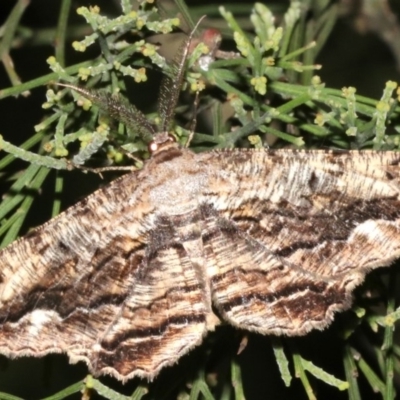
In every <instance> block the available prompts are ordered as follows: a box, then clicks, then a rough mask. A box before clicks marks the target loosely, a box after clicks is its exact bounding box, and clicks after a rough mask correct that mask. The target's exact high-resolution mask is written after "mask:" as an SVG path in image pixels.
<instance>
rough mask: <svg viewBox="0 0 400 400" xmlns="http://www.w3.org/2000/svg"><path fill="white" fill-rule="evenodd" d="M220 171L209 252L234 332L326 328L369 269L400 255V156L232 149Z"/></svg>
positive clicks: (217, 296) (215, 287)
mask: <svg viewBox="0 0 400 400" xmlns="http://www.w3.org/2000/svg"><path fill="white" fill-rule="evenodd" d="M218 163H219V164H220V166H221V170H223V171H224V174H221V176H220V177H219V178H216V179H215V186H213V188H212V190H211V191H210V193H209V195H208V196H206V198H207V201H208V203H209V204H210V205H212V212H211V213H210V212H209V214H210V215H209V218H208V220H207V221H208V224H207V230H208V231H207V234H206V235H205V240H204V242H205V243H204V246H205V249H206V257H207V265H209V266H210V267H209V270H210V271H212V275H213V277H212V279H211V284H212V293H213V298H214V301H215V305H216V307H217V308H218V309H219V310H220V313H221V314H222V315H223V317H224V318H225V319H227V320H228V321H229V322H231V323H232V324H234V325H236V326H239V327H241V328H243V329H252V330H254V331H257V332H260V333H270V334H286V335H303V334H305V333H307V332H308V331H310V330H311V329H314V328H317V329H323V328H324V327H326V326H327V325H328V324H329V323H330V322H331V321H332V319H333V316H334V312H336V311H339V310H344V309H346V308H348V307H349V306H350V304H351V298H352V296H351V292H352V290H353V289H354V287H355V286H357V285H359V284H360V283H361V282H362V281H363V279H364V276H365V274H366V273H367V272H368V271H369V270H370V269H371V268H375V267H378V266H387V265H389V264H391V263H392V262H393V261H394V260H395V259H396V258H398V257H400V199H399V194H400V186H399V178H400V174H399V166H398V163H399V154H398V153H393V152H372V151H371V152H342V151H339V152H332V151H288V150H281V151H273V150H271V151H265V152H257V151H255V152H252V151H248V152H246V151H237V150H234V151H232V152H229V153H228V152H224V153H223V154H220V155H219V156H218ZM217 181H218V182H217ZM227 182H229V184H228V183H227ZM261 182H262V183H261ZM232 183H233V185H232ZM216 187H219V188H221V190H220V191H219V192H215V188H216ZM232 187H236V193H237V194H239V193H240V195H236V193H235V195H233V196H232V192H231V190H234V189H232ZM206 209H207V208H206ZM208 209H210V207H208ZM230 254H231V255H233V256H231V257H230V256H229V255H230ZM215 264H217V265H218V268H217V267H216V266H215ZM211 266H212V267H211Z"/></svg>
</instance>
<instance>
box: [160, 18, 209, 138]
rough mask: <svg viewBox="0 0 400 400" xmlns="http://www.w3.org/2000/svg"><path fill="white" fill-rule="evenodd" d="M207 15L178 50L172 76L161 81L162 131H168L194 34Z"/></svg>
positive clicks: (173, 63) (200, 20)
mask: <svg viewBox="0 0 400 400" xmlns="http://www.w3.org/2000/svg"><path fill="white" fill-rule="evenodd" d="M204 18H205V16H203V17H201V18H200V19H199V21H198V22H197V24H196V25H195V27H194V28H193V30H192V31H191V32H190V35H189V37H188V38H187V39H186V40H185V42H184V43H183V45H182V47H181V48H180V50H179V51H178V54H177V57H175V59H174V60H173V62H172V69H173V74H172V77H171V76H168V75H165V76H164V78H163V80H162V82H161V89H160V94H159V98H158V112H159V115H160V117H161V124H160V132H168V130H169V128H170V123H171V120H172V116H173V114H174V112H175V107H176V105H177V103H178V99H179V94H180V90H181V87H182V82H183V77H184V76H185V64H186V60H187V56H188V54H189V47H190V43H191V41H192V38H193V35H194V33H195V31H196V29H197V27H198V26H199V25H200V23H201V22H202V21H203V19H204Z"/></svg>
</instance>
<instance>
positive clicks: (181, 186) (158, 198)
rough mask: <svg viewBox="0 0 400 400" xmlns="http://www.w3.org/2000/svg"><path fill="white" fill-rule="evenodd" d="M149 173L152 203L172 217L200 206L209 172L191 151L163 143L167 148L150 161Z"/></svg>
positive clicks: (173, 144)
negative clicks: (200, 197)
mask: <svg viewBox="0 0 400 400" xmlns="http://www.w3.org/2000/svg"><path fill="white" fill-rule="evenodd" d="M146 170H147V171H148V175H147V177H148V179H149V181H150V182H149V183H150V185H149V200H150V201H151V202H155V203H157V204H159V205H160V206H161V207H162V208H163V210H165V211H166V210H168V212H171V213H172V214H180V213H182V212H186V211H189V210H191V209H193V208H195V207H197V206H198V201H199V196H200V193H201V190H202V188H203V187H204V185H205V184H206V182H207V180H208V178H207V177H208V173H207V168H205V166H204V165H200V164H199V161H198V159H196V155H195V154H194V153H193V152H192V151H190V150H188V149H184V148H180V147H179V146H178V145H177V144H176V143H170V144H164V148H163V149H162V150H160V151H157V153H155V154H154V155H153V156H152V158H151V159H150V160H149V161H148V163H147V165H146Z"/></svg>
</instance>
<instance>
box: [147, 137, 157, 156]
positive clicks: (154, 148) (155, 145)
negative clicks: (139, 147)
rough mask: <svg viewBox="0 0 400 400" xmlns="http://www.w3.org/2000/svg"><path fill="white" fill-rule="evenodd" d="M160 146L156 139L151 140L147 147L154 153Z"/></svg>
mask: <svg viewBox="0 0 400 400" xmlns="http://www.w3.org/2000/svg"><path fill="white" fill-rule="evenodd" d="M158 147H159V144H158V143H156V142H155V141H154V140H153V141H151V142H150V143H149V144H148V146H147V148H148V150H149V153H154V152H156V151H157V150H158Z"/></svg>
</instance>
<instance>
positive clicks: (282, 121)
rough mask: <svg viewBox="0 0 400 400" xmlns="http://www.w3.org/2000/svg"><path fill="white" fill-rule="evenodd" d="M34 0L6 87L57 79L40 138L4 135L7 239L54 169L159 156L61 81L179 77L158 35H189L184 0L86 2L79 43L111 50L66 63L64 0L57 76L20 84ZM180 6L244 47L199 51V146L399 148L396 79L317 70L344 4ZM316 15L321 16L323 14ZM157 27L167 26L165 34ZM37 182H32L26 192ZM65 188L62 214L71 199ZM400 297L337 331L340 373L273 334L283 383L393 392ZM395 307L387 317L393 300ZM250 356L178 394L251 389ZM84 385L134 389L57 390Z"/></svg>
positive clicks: (100, 83)
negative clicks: (344, 82) (246, 367)
mask: <svg viewBox="0 0 400 400" xmlns="http://www.w3.org/2000/svg"><path fill="white" fill-rule="evenodd" d="M26 6H27V2H26V1H24V0H20V1H18V2H17V3H16V5H15V7H14V9H13V10H12V12H11V13H10V14H9V16H8V18H7V20H6V21H5V23H4V25H3V30H2V32H3V33H2V36H1V42H0V55H2V60H3V63H4V65H5V67H6V71H7V74H8V77H9V80H10V82H11V83H12V86H10V87H8V88H5V89H2V90H1V91H0V99H5V98H7V97H9V96H16V95H23V94H25V93H26V92H27V91H30V90H32V89H35V88H37V87H40V86H42V85H50V86H49V89H48V90H47V94H46V101H45V102H44V104H43V109H44V111H43V112H44V114H43V119H42V120H41V122H40V124H38V125H36V126H35V128H34V130H35V132H34V133H33V134H32V135H31V137H29V138H28V139H27V140H26V141H25V142H24V143H23V144H22V145H19V146H17V145H15V144H12V143H10V141H6V140H5V139H3V137H1V136H0V148H1V149H2V150H3V151H4V152H6V153H8V155H6V156H4V157H3V158H2V159H1V160H0V170H1V171H3V175H2V176H4V177H6V178H7V179H9V180H10V181H11V182H12V183H11V185H10V188H9V190H8V195H7V196H6V197H5V198H4V199H3V201H2V203H1V204H0V219H1V221H2V223H1V225H0V234H2V235H3V239H2V245H3V246H4V245H6V244H8V243H10V242H11V241H13V240H14V239H15V238H16V237H17V236H18V234H19V231H20V229H21V227H22V226H23V223H24V221H25V219H26V217H27V216H28V214H29V210H30V207H31V205H32V203H33V202H34V199H35V198H36V196H35V193H37V192H38V191H39V189H40V188H41V187H42V185H43V182H44V180H45V179H46V178H47V177H48V176H50V174H49V168H50V169H61V170H62V169H66V170H68V169H73V168H75V167H77V166H81V165H88V166H96V167H98V166H103V167H104V166H126V165H127V164H130V163H131V159H130V158H129V157H127V156H126V153H127V152H128V153H130V154H132V155H133V156H134V157H135V159H136V161H135V166H136V167H140V166H141V163H142V160H143V159H144V158H146V157H147V147H146V140H145V138H143V136H141V135H139V134H138V132H135V131H129V130H128V129H126V127H124V126H122V125H120V126H115V125H113V124H114V122H113V121H111V120H109V119H107V118H106V117H104V116H103V115H102V114H101V113H100V112H99V110H98V108H96V107H94V106H93V105H92V104H91V103H90V101H88V100H87V99H84V98H83V97H82V96H80V95H79V94H76V93H74V92H72V93H71V91H70V89H68V88H64V87H60V86H54V85H53V86H51V85H52V84H54V83H56V82H58V81H61V82H68V83H72V84H75V85H82V84H84V85H85V86H86V87H88V88H93V89H102V90H105V91H108V92H109V93H111V94H113V95H114V94H118V96H121V97H122V98H125V99H126V98H127V97H128V92H129V90H128V88H129V87H130V86H131V85H133V84H137V85H142V84H144V83H143V82H146V81H147V79H149V78H148V71H151V70H161V71H162V72H163V73H164V74H167V75H170V74H171V72H172V71H171V66H170V65H171V63H170V62H168V61H166V59H165V58H164V57H162V56H161V55H160V54H159V53H158V52H157V50H158V49H157V47H158V46H157V45H156V43H157V42H158V41H159V40H162V37H163V36H164V37H169V36H170V32H173V31H177V30H178V28H177V26H178V25H179V24H182V21H179V19H178V18H177V15H178V13H177V12H176V11H177V10H175V11H174V12H173V14H174V15H173V17H172V18H166V17H164V16H162V15H161V14H160V13H159V10H158V9H157V5H154V4H152V3H151V2H150V1H148V2H139V4H137V6H136V7H135V8H133V7H132V5H131V2H130V1H127V0H121V10H120V11H121V13H120V15H117V16H114V17H112V16H109V15H105V14H103V13H102V11H101V10H100V8H99V7H97V6H91V7H80V8H79V9H78V10H76V12H77V13H78V14H79V15H80V16H82V17H83V18H84V19H85V29H86V31H87V30H89V33H87V34H86V35H84V37H83V38H82V37H80V38H79V39H77V40H75V41H73V42H72V47H73V48H74V49H75V50H76V51H77V52H83V53H85V52H87V51H89V50H90V48H91V47H93V46H98V48H99V49H100V54H99V55H98V56H96V57H94V58H91V57H89V56H88V57H87V60H86V61H84V62H80V63H76V64H73V65H70V66H66V65H65V58H66V57H65V52H66V50H65V43H67V42H68V40H67V37H70V35H71V34H72V33H71V32H70V31H71V30H72V29H73V27H70V26H69V25H68V15H69V13H70V12H71V3H70V1H68V0H63V1H62V4H61V8H60V15H59V20H58V25H57V27H55V30H54V32H55V35H56V40H55V41H54V42H55V43H56V45H55V46H56V47H55V57H50V58H48V60H47V62H48V65H49V67H50V69H51V71H52V72H50V73H48V74H47V75H44V76H40V77H37V78H35V79H32V80H30V81H28V82H25V83H21V82H20V80H19V78H18V76H17V74H16V72H15V70H14V67H13V65H12V62H11V59H10V55H9V50H10V49H11V47H12V45H13V42H15V41H17V40H23V33H24V31H23V29H22V28H21V25H20V24H21V17H22V15H23V13H24V11H25V9H26ZM176 7H177V9H179V10H180V12H181V15H186V16H190V15H191V17H192V18H189V17H188V18H187V24H188V26H189V29H190V28H191V27H192V26H193V23H192V22H191V19H193V20H194V21H196V20H197V19H198V18H199V17H200V16H201V15H202V13H206V14H207V15H212V16H213V18H212V19H210V20H208V19H206V20H205V21H204V23H203V24H204V25H205V26H207V24H209V23H210V24H211V22H212V23H213V24H214V26H217V27H218V28H222V29H223V32H224V34H225V36H226V38H227V41H229V38H230V43H231V44H232V45H233V46H234V52H233V53H230V55H229V54H228V55H226V54H225V56H224V58H220V59H216V60H215V61H214V62H212V63H211V64H210V65H209V66H208V68H206V69H202V68H200V67H199V63H198V61H199V60H200V59H201V57H204V55H205V54H207V50H211V49H208V48H207V46H206V45H204V44H203V45H202V44H199V45H198V46H197V47H196V49H195V50H194V51H193V53H192V55H191V56H190V60H189V65H190V66H191V68H189V69H188V70H187V71H186V82H187V83H188V85H187V87H190V88H192V89H194V91H198V92H199V97H200V108H201V109H203V110H205V111H206V112H207V111H208V115H206V117H205V118H206V121H208V122H210V123H209V125H210V126H211V127H212V128H211V129H210V130H209V131H208V132H198V131H196V132H195V134H194V137H193V140H192V141H191V143H190V145H191V147H192V148H193V150H194V151H196V152H198V151H204V150H207V149H212V148H228V147H234V146H237V147H239V146H240V147H266V146H269V145H271V146H274V147H287V146H291V147H293V146H294V147H299V148H303V147H306V148H317V147H320V146H324V147H325V148H326V147H334V148H341V149H361V148H363V149H364V148H365V149H367V148H373V149H375V150H378V149H398V148H399V145H400V139H399V118H398V117H399V111H400V107H399V106H398V98H395V97H394V94H395V95H396V96H397V95H398V92H395V91H396V88H397V85H396V84H395V83H394V82H390V81H389V82H388V83H387V84H386V87H385V88H384V90H383V94H382V97H381V98H380V99H378V100H375V99H370V98H366V97H363V96H359V95H357V94H356V89H355V88H353V87H348V88H343V90H337V89H332V88H328V87H326V85H325V84H324V83H323V82H322V81H321V79H320V78H319V77H318V75H316V74H315V73H316V72H317V71H318V70H319V69H320V65H317V64H316V62H315V59H316V56H317V54H318V52H319V51H320V49H321V48H322V46H323V45H324V43H325V42H326V40H327V37H328V36H329V34H330V32H331V29H332V26H333V24H334V21H335V20H336V18H337V12H338V10H337V8H336V7H335V6H334V5H329V4H327V5H326V6H325V7H323V8H319V9H317V8H315V6H313V5H312V2H311V1H303V2H299V1H292V2H291V4H290V7H289V8H288V10H286V12H284V13H283V15H280V17H281V18H279V21H280V22H279V23H278V24H277V23H276V21H277V18H276V17H275V16H274V15H273V13H272V12H271V9H269V8H268V7H266V6H265V5H263V4H261V3H257V4H255V5H254V7H253V8H252V9H250V8H249V7H245V10H246V12H247V16H246V18H245V22H243V19H240V20H239V17H235V13H234V12H233V11H235V10H236V11H239V10H238V8H237V7H238V6H236V8H235V7H234V6H232V7H230V6H225V7H219V8H217V7H216V6H209V8H208V9H205V8H204V7H203V8H200V7H199V8H197V9H196V8H193V9H191V10H188V9H187V8H186V6H185V4H184V3H183V2H182V1H176ZM231 10H232V11H231ZM240 11H243V9H242V10H240ZM309 14H312V18H311V19H310V18H309ZM242 15H243V13H242ZM86 24H88V26H89V27H90V29H88V26H87V25H86ZM155 34H159V35H160V37H157V39H156V40H154V35H155ZM199 35H200V33H199ZM160 38H161V39H160ZM163 43H164V44H165V41H163ZM164 44H163V46H164ZM163 46H162V47H163ZM213 55H214V54H213ZM138 90H140V89H138ZM193 97H194V93H192V98H193ZM154 99H155V96H154ZM126 101H127V100H126ZM192 102H193V100H189V101H187V100H186V102H185V103H182V104H180V105H179V107H178V108H177V110H176V116H175V118H176V120H177V121H178V120H179V121H182V120H186V121H188V120H190V118H189V117H188V112H189V114H190V108H191V107H188V106H187V104H191V103H192ZM154 103H155V101H154ZM226 110H228V111H226ZM148 117H149V118H150V120H151V121H154V122H157V116H156V115H155V114H154V113H153V114H150V113H149V115H148ZM205 125H207V124H205ZM32 131H33V130H32ZM174 133H175V135H176V136H177V137H178V139H179V141H180V142H181V143H182V144H185V143H186V142H187V136H188V134H189V132H188V130H187V129H184V128H182V127H179V126H176V128H175V131H174ZM38 146H39V147H38ZM17 158H18V159H21V160H24V161H27V162H28V163H30V165H29V166H28V167H27V168H26V169H24V170H23V171H22V172H21V173H18V174H15V175H11V176H9V175H7V171H8V170H9V168H10V167H11V166H12V163H13V161H15V159H17ZM63 186H64V185H63V180H62V177H61V176H57V177H56V193H58V192H62V190H63ZM26 188H29V189H30V190H29V191H26ZM56 197H57V196H55V200H54V208H53V215H55V214H57V212H58V209H59V200H58V199H57V198H56ZM392 274H394V273H392ZM391 282H395V279H394V278H393V279H391ZM384 290H385V289H382V288H381V289H380V291H379V290H378V293H380V296H378V300H379V299H382V298H383V299H384V298H385V296H384ZM394 294H395V287H394V286H393V285H390V284H389V288H388V289H387V293H386V298H387V299H388V301H387V304H388V305H387V309H386V316H379V317H376V316H374V315H373V314H372V311H371V307H370V305H367V306H365V308H363V312H362V313H359V314H358V313H357V314H356V313H355V312H354V314H353V315H352V317H351V318H350V319H351V323H348V321H347V322H346V323H345V324H343V326H341V327H339V328H337V332H336V335H337V340H343V346H342V349H343V355H342V360H343V372H342V373H341V374H340V376H338V377H337V376H335V374H334V373H330V371H327V370H324V369H322V368H321V367H319V366H318V365H317V363H316V362H315V363H314V362H313V361H312V360H309V359H308V358H307V357H306V356H304V357H303V356H302V355H301V354H300V352H299V351H298V350H297V348H296V347H295V344H294V343H295V341H292V340H291V339H290V340H289V339H279V340H278V339H271V346H272V349H273V352H274V355H275V358H276V362H277V365H276V368H277V369H279V371H280V374H281V378H282V380H283V383H284V385H285V386H288V387H289V386H291V385H292V384H293V381H294V380H300V381H301V384H302V386H303V388H304V393H305V394H306V396H307V397H308V398H309V399H314V398H316V394H315V391H314V389H313V387H314V384H315V382H316V380H315V379H314V378H317V379H318V380H321V381H322V382H324V384H328V385H332V386H334V387H336V388H337V391H343V390H345V391H347V393H348V397H349V398H350V399H354V400H356V399H359V398H361V397H360V390H359V378H358V376H363V377H364V378H365V379H366V381H367V382H368V383H369V385H370V386H371V388H372V389H373V390H375V391H377V392H379V393H380V394H381V395H382V398H384V399H387V400H389V399H393V398H394V397H395V389H394V383H393V375H394V374H395V373H397V372H398V368H399V360H398V357H399V355H400V350H399V348H398V345H397V344H396V343H395V341H394V337H393V332H394V323H395V321H397V319H399V316H400V313H399V311H398V310H395V305H394V300H393V299H394ZM378 300H377V301H376V303H379V302H378ZM359 307H360V306H359ZM358 310H360V308H358ZM355 311H357V309H356V308H355ZM382 314H385V311H384V310H383V311H382ZM361 322H363V325H364V329H365V331H368V335H371V334H372V335H374V338H375V339H374V340H375V343H373V342H372V341H370V342H371V343H370V349H372V351H373V352H374V353H375V360H376V363H377V364H378V367H377V368H376V367H375V365H373V364H371V363H370V362H369V361H367V359H366V358H365V357H364V356H363V354H362V353H361V352H359V351H358V350H357V348H356V346H354V345H353V343H354V338H356V339H357V338H358V340H367V341H368V339H367V334H366V333H363V332H361V333H356V332H358V331H357V329H359V325H360V324H361ZM340 336H342V338H343V339H340V338H339V337H340ZM380 339H381V340H382V343H380V342H379V340H380ZM212 340H213V339H210V340H208V339H207V340H206V343H205V345H204V346H203V350H204V351H206V350H208V349H211V348H212ZM244 351H246V350H244ZM239 358H240V356H236V355H232V356H231V358H230V360H229V364H230V374H229V373H225V375H224V374H222V375H221V376H222V378H220V377H218V376H217V377H214V378H213V377H212V376H210V375H208V374H207V371H206V369H205V367H204V363H200V364H199V366H198V367H197V370H196V371H197V372H196V374H195V377H194V378H193V377H192V378H190V375H189V374H188V376H186V377H185V378H184V379H182V377H180V376H178V377H176V380H175V381H174V382H173V383H172V384H171V385H170V388H169V393H179V396H178V397H179V398H182V399H183V398H185V399H186V398H190V399H197V398H206V399H214V398H217V397H219V398H221V399H223V398H226V399H228V398H236V399H242V398H245V397H247V395H246V388H245V387H244V386H243V379H242V373H243V371H242V370H241V367H240V363H238V359H239ZM228 370H229V368H228ZM310 378H311V379H310ZM213 379H214V380H213ZM121 390H122V389H121ZM80 392H83V393H84V394H85V396H87V397H89V396H91V395H92V394H93V393H94V392H97V393H98V394H99V395H101V396H103V397H105V398H109V399H126V398H128V397H127V396H126V395H123V394H120V393H118V392H116V391H115V390H114V389H111V388H110V387H108V386H107V385H105V384H103V383H102V382H100V381H99V380H97V379H94V378H92V377H90V376H88V377H87V378H86V380H85V381H83V380H82V381H80V382H78V383H76V384H74V385H72V386H69V387H67V388H65V389H63V390H62V391H60V392H59V393H57V394H54V395H53V396H52V397H51V398H52V399H62V398H65V397H66V396H69V395H71V394H73V393H80ZM147 393H148V395H147V396H149V397H152V398H158V397H169V394H168V392H166V393H163V392H162V390H161V391H160V389H159V388H158V387H157V381H156V382H154V384H153V383H149V384H145V383H140V384H139V385H138V386H137V388H136V389H135V391H134V392H133V394H132V395H131V396H130V397H129V398H137V399H139V398H141V397H143V396H144V395H146V394H147ZM0 398H1V399H3V398H4V399H15V397H13V396H11V395H8V394H4V393H0ZM247 398H248V397H247Z"/></svg>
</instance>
